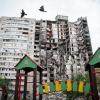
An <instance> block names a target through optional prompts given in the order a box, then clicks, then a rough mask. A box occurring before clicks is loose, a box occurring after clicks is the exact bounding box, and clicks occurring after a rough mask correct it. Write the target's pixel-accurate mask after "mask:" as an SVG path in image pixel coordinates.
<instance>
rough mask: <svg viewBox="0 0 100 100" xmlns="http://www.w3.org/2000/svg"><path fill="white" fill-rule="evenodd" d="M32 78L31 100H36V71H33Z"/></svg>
mask: <svg viewBox="0 0 100 100" xmlns="http://www.w3.org/2000/svg"><path fill="white" fill-rule="evenodd" d="M33 73H34V77H33V100H36V88H37V87H36V78H37V77H36V76H37V70H36V69H34V72H33Z"/></svg>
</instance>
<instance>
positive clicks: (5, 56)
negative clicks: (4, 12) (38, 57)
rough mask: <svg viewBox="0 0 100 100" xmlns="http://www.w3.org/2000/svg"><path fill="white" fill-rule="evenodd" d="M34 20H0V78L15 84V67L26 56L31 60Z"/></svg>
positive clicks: (2, 18) (6, 18)
mask: <svg viewBox="0 0 100 100" xmlns="http://www.w3.org/2000/svg"><path fill="white" fill-rule="evenodd" d="M34 35H35V19H28V18H16V17H1V18H0V76H1V77H5V78H6V79H10V80H11V82H12V86H11V88H12V89H14V84H15V76H16V71H15V67H14V66H15V65H16V64H17V63H18V62H19V60H20V59H21V58H22V57H23V56H24V55H25V54H27V55H28V56H30V57H31V58H32V59H33V48H34Z"/></svg>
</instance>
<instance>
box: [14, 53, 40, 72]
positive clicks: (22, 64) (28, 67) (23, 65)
mask: <svg viewBox="0 0 100 100" xmlns="http://www.w3.org/2000/svg"><path fill="white" fill-rule="evenodd" d="M15 67H16V69H20V70H25V71H27V72H30V71H33V70H34V69H36V68H37V67H39V66H38V65H37V64H36V63H35V62H34V61H33V60H32V59H31V58H30V57H29V56H27V55H25V56H24V57H23V58H22V59H21V60H20V61H19V62H18V63H17V64H16V66H15ZM38 69H39V70H40V69H42V68H41V67H39V68H38Z"/></svg>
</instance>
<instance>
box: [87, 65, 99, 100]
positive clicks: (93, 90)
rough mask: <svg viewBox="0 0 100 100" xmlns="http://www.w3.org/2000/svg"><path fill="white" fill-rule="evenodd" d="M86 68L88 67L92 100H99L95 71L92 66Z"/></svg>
mask: <svg viewBox="0 0 100 100" xmlns="http://www.w3.org/2000/svg"><path fill="white" fill-rule="evenodd" d="M88 67H89V77H90V85H91V94H92V100H99V96H98V90H97V83H96V76H95V69H94V66H90V65H89V66H88Z"/></svg>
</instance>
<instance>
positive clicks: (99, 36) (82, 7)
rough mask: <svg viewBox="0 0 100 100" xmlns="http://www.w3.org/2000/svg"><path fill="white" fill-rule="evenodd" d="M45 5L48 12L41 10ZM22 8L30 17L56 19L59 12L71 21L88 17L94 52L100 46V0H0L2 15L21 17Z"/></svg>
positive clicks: (0, 12)
mask: <svg viewBox="0 0 100 100" xmlns="http://www.w3.org/2000/svg"><path fill="white" fill-rule="evenodd" d="M41 5H44V7H45V9H46V10H47V13H42V12H39V10H38V9H39V7H40V6H41ZM21 9H24V10H25V12H26V13H27V14H28V16H27V17H28V18H36V19H49V20H55V16H56V15H57V14H60V15H66V16H68V18H69V21H76V20H77V18H79V17H81V16H82V17H87V19H88V25H89V30H90V36H91V42H92V48H93V52H95V50H96V49H97V48H98V47H100V0H0V16H8V17H10V16H11V17H19V16H20V12H21Z"/></svg>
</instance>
